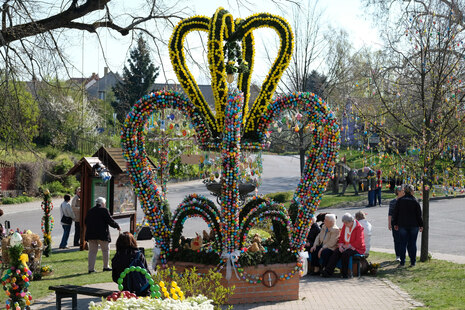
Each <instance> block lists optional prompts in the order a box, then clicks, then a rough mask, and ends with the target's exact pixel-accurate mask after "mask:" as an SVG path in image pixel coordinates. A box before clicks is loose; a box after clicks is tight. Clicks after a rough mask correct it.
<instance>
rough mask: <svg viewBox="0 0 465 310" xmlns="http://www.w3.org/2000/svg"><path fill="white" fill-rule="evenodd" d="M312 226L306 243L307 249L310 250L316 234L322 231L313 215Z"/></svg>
mask: <svg viewBox="0 0 465 310" xmlns="http://www.w3.org/2000/svg"><path fill="white" fill-rule="evenodd" d="M311 221H312V226H310V231H309V232H308V236H307V242H306V243H305V250H306V251H310V248H311V247H312V246H313V244H314V243H315V239H316V236H318V234H319V233H320V230H321V229H320V226H319V225H318V224H317V223H316V222H315V221H316V217H312V219H311Z"/></svg>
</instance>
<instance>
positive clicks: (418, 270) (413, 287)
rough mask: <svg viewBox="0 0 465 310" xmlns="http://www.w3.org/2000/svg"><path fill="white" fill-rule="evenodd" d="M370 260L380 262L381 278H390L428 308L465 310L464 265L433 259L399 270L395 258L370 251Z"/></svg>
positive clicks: (379, 271)
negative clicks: (464, 291) (464, 290)
mask: <svg viewBox="0 0 465 310" xmlns="http://www.w3.org/2000/svg"><path fill="white" fill-rule="evenodd" d="M368 260H369V261H371V262H378V263H380V269H379V270H378V275H377V276H378V277H381V278H386V279H389V280H390V281H392V282H393V283H394V284H396V285H398V286H399V287H401V288H402V289H403V290H405V291H406V292H407V293H408V294H409V295H410V296H411V297H412V298H413V299H415V300H417V301H420V302H422V303H423V304H424V305H425V306H426V307H427V308H428V309H464V305H465V294H464V293H463V289H464V287H465V265H463V264H454V263H450V262H446V261H441V260H435V259H433V260H431V261H428V262H424V263H422V262H419V261H417V265H416V266H415V267H412V268H408V267H407V268H396V267H397V265H398V263H397V262H396V261H395V255H392V254H385V253H377V252H370V257H369V259H368ZM407 265H408V262H407ZM423 309H426V308H423Z"/></svg>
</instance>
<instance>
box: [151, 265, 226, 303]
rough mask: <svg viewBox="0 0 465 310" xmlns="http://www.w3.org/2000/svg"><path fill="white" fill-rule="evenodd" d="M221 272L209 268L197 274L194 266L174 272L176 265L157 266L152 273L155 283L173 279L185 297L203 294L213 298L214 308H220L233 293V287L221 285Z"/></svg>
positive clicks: (168, 281) (167, 281)
mask: <svg viewBox="0 0 465 310" xmlns="http://www.w3.org/2000/svg"><path fill="white" fill-rule="evenodd" d="M222 277H223V276H222V274H221V273H218V272H215V271H213V270H209V271H208V273H207V274H205V275H202V276H201V275H199V274H198V273H197V270H196V269H195V268H192V269H186V270H185V271H184V273H183V274H182V275H180V274H178V273H177V272H176V267H171V268H166V269H162V268H160V266H158V267H157V272H156V274H154V275H153V279H154V280H155V283H158V282H160V281H164V282H165V283H170V282H171V281H175V282H176V283H177V284H178V286H179V288H180V289H181V290H182V291H183V292H184V295H185V296H186V297H192V296H197V295H204V296H206V297H207V298H209V299H211V300H213V303H214V304H215V309H221V305H223V304H225V303H226V302H227V301H228V299H229V297H230V296H231V295H232V294H233V293H234V287H230V288H226V287H224V286H223V285H221V283H220V281H221V278H222Z"/></svg>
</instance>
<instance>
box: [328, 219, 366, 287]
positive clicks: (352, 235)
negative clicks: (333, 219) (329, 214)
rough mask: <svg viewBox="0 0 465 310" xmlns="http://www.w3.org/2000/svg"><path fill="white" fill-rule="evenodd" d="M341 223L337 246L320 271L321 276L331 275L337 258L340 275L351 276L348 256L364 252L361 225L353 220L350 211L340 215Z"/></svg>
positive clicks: (363, 237)
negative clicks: (324, 267) (323, 268)
mask: <svg viewBox="0 0 465 310" xmlns="http://www.w3.org/2000/svg"><path fill="white" fill-rule="evenodd" d="M342 223H344V225H343V226H342V229H341V234H340V235H339V242H338V248H337V249H336V250H335V251H334V253H333V255H332V256H331V258H330V259H329V263H328V266H327V267H326V269H325V270H323V273H322V276H323V277H325V278H327V277H330V276H332V274H333V273H334V268H336V264H337V262H338V260H339V259H342V266H341V267H342V268H341V273H342V277H343V278H348V277H349V276H351V273H349V270H350V269H349V268H352V266H349V258H350V257H351V256H352V255H354V254H363V253H365V236H364V234H363V226H362V225H361V224H360V223H359V222H358V221H357V220H355V219H354V217H353V216H352V215H351V214H350V213H346V214H344V215H343V216H342Z"/></svg>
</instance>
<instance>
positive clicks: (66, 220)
mask: <svg viewBox="0 0 465 310" xmlns="http://www.w3.org/2000/svg"><path fill="white" fill-rule="evenodd" d="M61 222H62V223H64V224H67V225H71V223H73V219H72V218H71V217H69V216H66V215H63V216H62V217H61Z"/></svg>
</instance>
